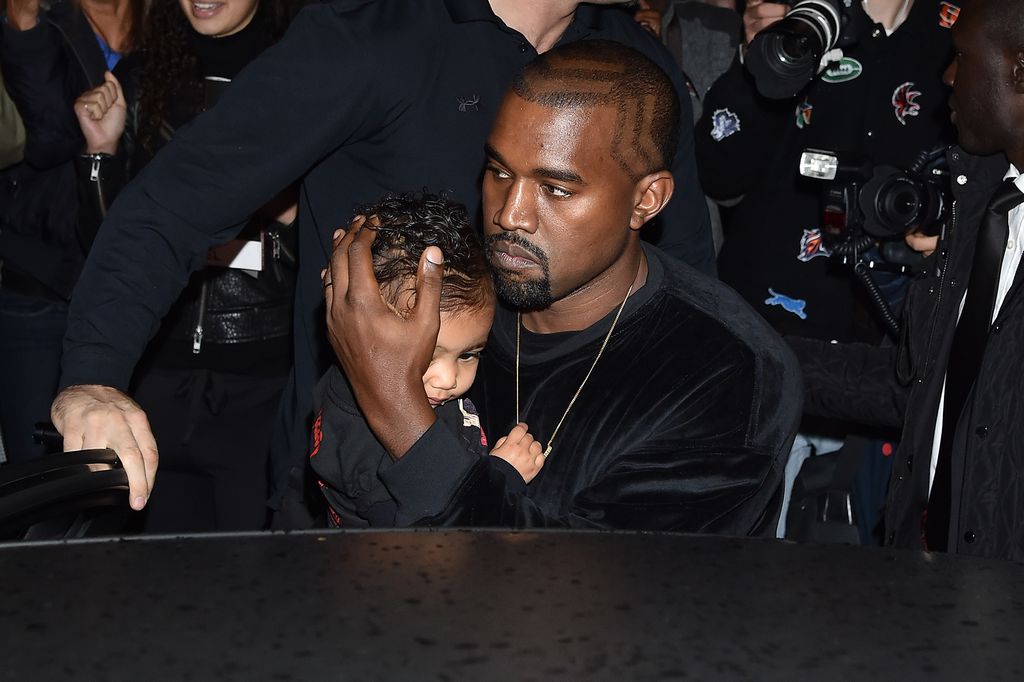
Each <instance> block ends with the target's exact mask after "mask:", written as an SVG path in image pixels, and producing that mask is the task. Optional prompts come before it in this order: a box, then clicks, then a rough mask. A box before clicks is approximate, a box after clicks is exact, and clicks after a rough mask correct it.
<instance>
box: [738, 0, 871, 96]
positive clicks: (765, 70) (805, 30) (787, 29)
mask: <svg viewBox="0 0 1024 682" xmlns="http://www.w3.org/2000/svg"><path fill="white" fill-rule="evenodd" d="M791 2H792V0H790V2H786V3H785V4H790V3H791ZM860 16H861V15H860V14H858V13H857V12H855V11H854V10H853V0H797V1H796V2H795V3H793V9H791V10H789V12H787V13H786V16H784V17H783V18H782V19H780V20H779V21H777V22H775V23H774V24H772V25H771V26H769V27H767V28H765V29H764V30H762V31H761V32H760V33H758V34H757V35H756V36H754V39H753V40H752V41H751V42H750V45H749V47H748V49H747V57H746V64H747V69H748V70H749V71H750V73H751V75H753V77H754V82H755V84H756V85H757V90H758V92H760V93H761V94H762V95H764V96H765V97H770V98H772V99H784V98H788V97H794V96H795V95H796V94H797V93H799V92H800V90H802V89H803V88H804V86H806V85H807V83H809V82H810V81H811V79H812V78H814V76H815V74H817V73H818V71H819V67H820V65H821V59H822V57H823V56H825V55H826V54H827V53H828V52H830V51H832V50H833V49H835V48H843V47H848V46H850V45H854V44H856V43H857V41H858V40H859V39H860V34H861V33H862V27H861V25H860V24H861V22H860V21H858V17H860Z"/></svg>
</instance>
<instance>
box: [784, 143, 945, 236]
mask: <svg viewBox="0 0 1024 682" xmlns="http://www.w3.org/2000/svg"><path fill="white" fill-rule="evenodd" d="M945 150H946V148H945V147H936V148H935V149H932V150H929V151H926V152H923V153H922V154H919V155H918V157H917V158H916V159H915V160H914V163H913V164H911V167H910V168H908V169H906V170H900V169H898V168H894V167H893V166H877V167H876V166H872V164H871V163H870V162H868V161H865V160H862V159H850V158H848V157H843V156H841V155H840V154H839V153H837V152H834V151H829V150H823V149H805V150H804V153H803V154H802V155H801V156H800V175H802V176H804V177H807V178H812V179H815V180H824V181H827V182H828V183H829V184H828V185H826V186H825V190H824V197H825V201H824V204H825V206H824V209H825V223H826V230H825V231H826V232H831V233H832V234H835V235H840V234H844V233H847V232H850V231H851V230H852V229H856V228H862V229H863V231H864V232H865V233H867V234H868V235H870V236H872V237H874V238H877V239H899V240H902V239H903V235H905V234H906V233H907V232H909V231H911V230H917V231H920V232H923V233H925V234H932V235H935V234H938V233H939V230H940V229H941V227H942V223H943V221H944V220H945V219H946V216H947V213H948V211H949V205H950V192H949V169H948V168H947V167H946V163H945V161H946V157H945Z"/></svg>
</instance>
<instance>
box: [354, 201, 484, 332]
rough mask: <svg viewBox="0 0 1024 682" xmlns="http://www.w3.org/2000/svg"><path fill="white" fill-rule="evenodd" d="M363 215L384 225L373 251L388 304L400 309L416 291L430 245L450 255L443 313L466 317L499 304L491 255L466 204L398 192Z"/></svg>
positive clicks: (446, 258) (365, 209) (369, 206)
mask: <svg viewBox="0 0 1024 682" xmlns="http://www.w3.org/2000/svg"><path fill="white" fill-rule="evenodd" d="M357 213H360V214H362V215H365V216H367V217H371V216H376V219H377V221H379V223H380V224H379V226H377V227H376V230H377V238H376V239H375V240H374V242H373V247H372V249H371V251H372V253H373V272H374V274H375V275H376V276H377V281H378V282H379V283H380V289H381V293H382V294H383V295H384V298H385V300H387V301H388V303H390V304H391V305H392V306H394V307H395V308H396V309H399V306H400V305H402V299H403V294H406V295H407V294H409V293H412V292H414V291H415V288H416V271H417V270H418V269H419V262H420V256H421V255H422V254H423V252H424V251H425V250H426V248H427V247H428V246H436V247H438V248H439V249H441V253H443V254H444V276H443V279H442V280H441V312H443V313H449V314H452V313H460V312H465V311H470V310H477V309H480V308H483V307H485V306H487V305H489V304H491V303H493V301H494V283H493V281H492V280H491V272H490V270H489V269H488V267H487V257H486V254H485V253H484V248H483V245H482V244H481V241H480V237H479V236H478V235H477V233H476V230H474V229H473V228H472V227H470V225H469V219H468V217H467V215H466V207H465V206H463V205H462V204H459V203H457V202H454V201H449V200H448V199H446V198H445V197H443V196H439V195H436V194H427V193H415V194H414V193H394V194H388V195H386V196H385V197H384V198H382V199H380V200H379V201H377V202H376V203H372V204H367V205H365V206H362V207H361V208H360V209H359V210H358V211H357ZM399 312H405V311H404V310H400V309H399Z"/></svg>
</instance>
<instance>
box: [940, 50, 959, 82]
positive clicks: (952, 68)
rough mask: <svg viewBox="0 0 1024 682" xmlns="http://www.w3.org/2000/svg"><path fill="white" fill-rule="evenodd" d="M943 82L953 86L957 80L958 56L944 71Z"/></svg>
mask: <svg viewBox="0 0 1024 682" xmlns="http://www.w3.org/2000/svg"><path fill="white" fill-rule="evenodd" d="M942 82H943V83H945V84H946V85H948V86H949V87H953V84H954V83H955V82H956V57H954V58H953V61H951V62H950V63H949V66H947V67H946V70H945V71H943V72H942Z"/></svg>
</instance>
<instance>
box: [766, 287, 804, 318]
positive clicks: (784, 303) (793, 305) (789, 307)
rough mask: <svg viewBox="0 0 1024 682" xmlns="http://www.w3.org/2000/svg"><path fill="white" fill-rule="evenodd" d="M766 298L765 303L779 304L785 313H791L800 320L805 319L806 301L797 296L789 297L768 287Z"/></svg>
mask: <svg viewBox="0 0 1024 682" xmlns="http://www.w3.org/2000/svg"><path fill="white" fill-rule="evenodd" d="M768 294H769V296H768V298H766V299H765V301H764V302H765V304H766V305H777V306H781V307H782V309H783V310H785V311H786V312H787V313H793V314H794V315H796V316H797V317H799V318H800V319H801V320H806V319H807V313H806V312H804V309H805V308H806V307H807V301H804V300H801V299H799V298H790V297H789V296H786V295H784V294H780V293H779V292H777V291H775V290H774V289H772V288H769V289H768Z"/></svg>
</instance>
